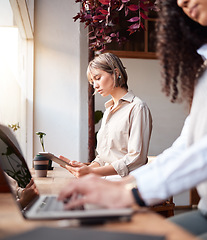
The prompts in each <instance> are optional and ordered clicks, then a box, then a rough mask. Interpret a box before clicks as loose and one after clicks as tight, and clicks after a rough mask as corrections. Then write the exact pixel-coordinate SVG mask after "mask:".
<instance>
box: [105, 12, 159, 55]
mask: <svg viewBox="0 0 207 240" xmlns="http://www.w3.org/2000/svg"><path fill="white" fill-rule="evenodd" d="M156 19H157V13H156V12H155V11H151V12H149V13H148V19H147V20H144V21H143V24H144V26H145V31H144V30H143V29H140V30H139V31H137V32H136V33H133V34H132V35H130V37H129V40H127V42H125V43H124V44H122V45H119V44H117V43H115V42H112V43H110V44H108V45H107V50H108V51H110V52H112V53H114V54H116V55H117V56H119V57H128V58H147V59H155V58H156V54H155V23H156ZM120 26H122V27H121V28H120V29H123V30H120V35H121V34H122V35H123V36H124V34H125V35H126V30H124V29H127V26H126V23H123V22H121V16H120Z"/></svg>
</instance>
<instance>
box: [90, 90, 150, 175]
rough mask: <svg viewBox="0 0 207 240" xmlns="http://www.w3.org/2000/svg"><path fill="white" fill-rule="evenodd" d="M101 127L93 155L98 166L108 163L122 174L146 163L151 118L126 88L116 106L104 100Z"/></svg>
mask: <svg viewBox="0 0 207 240" xmlns="http://www.w3.org/2000/svg"><path fill="white" fill-rule="evenodd" d="M105 107H106V111H105V113H104V116H103V119H102V124H101V128H100V130H99V132H98V134H97V149H96V150H97V157H96V158H95V160H94V161H95V162H98V163H99V164H100V166H104V165H106V164H111V165H112V166H113V167H114V169H115V170H116V172H117V174H119V175H120V176H122V177H124V176H126V175H128V174H129V172H131V171H132V170H134V169H136V168H138V167H140V166H142V165H143V164H145V163H147V154H148V147H149V141H150V136H151V131H152V118H151V114H150V110H149V108H148V106H147V105H146V103H144V102H143V101H142V100H141V99H139V98H138V97H136V96H134V94H133V93H132V92H131V91H130V92H128V93H127V94H126V95H125V96H123V97H122V98H121V99H120V100H119V102H118V104H117V106H114V102H113V100H112V99H111V100H109V101H108V102H106V103H105Z"/></svg>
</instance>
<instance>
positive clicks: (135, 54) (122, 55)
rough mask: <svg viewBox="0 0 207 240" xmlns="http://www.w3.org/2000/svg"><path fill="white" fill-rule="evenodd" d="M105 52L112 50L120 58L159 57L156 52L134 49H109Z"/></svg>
mask: <svg viewBox="0 0 207 240" xmlns="http://www.w3.org/2000/svg"><path fill="white" fill-rule="evenodd" d="M105 52H111V53H113V54H115V55H117V56H118V57H120V58H142V59H157V56H156V53H154V52H134V51H116V50H108V51H105Z"/></svg>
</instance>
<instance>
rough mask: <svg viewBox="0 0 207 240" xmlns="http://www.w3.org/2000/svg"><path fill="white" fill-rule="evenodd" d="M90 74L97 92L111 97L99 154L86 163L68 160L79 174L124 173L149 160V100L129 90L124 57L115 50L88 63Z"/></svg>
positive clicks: (106, 174) (99, 134)
mask: <svg viewBox="0 0 207 240" xmlns="http://www.w3.org/2000/svg"><path fill="white" fill-rule="evenodd" d="M87 77H88V80H89V82H90V83H91V84H92V85H93V87H94V90H95V93H99V94H101V96H103V97H106V96H109V95H111V97H112V98H111V99H110V100H109V101H108V102H106V103H105V108H106V111H105V113H104V116H103V119H102V124H101V128H100V130H99V132H98V135H97V149H96V150H97V156H96V158H95V159H94V161H93V162H92V163H91V164H90V165H88V166H86V165H85V164H84V163H80V162H77V161H70V160H69V159H67V158H65V157H63V156H60V158H61V159H63V160H65V161H68V162H69V163H70V164H71V165H72V166H73V167H71V166H66V168H67V169H68V171H70V172H71V173H72V174H73V175H75V176H76V177H80V176H83V175H86V174H89V173H95V174H97V175H100V176H108V175H117V174H118V175H120V176H121V177H124V176H126V175H128V174H129V172H131V171H132V170H134V169H136V168H138V167H140V166H142V165H143V164H146V163H147V154H148V147H149V141H150V136H151V130H152V118H151V114H150V110H149V108H148V106H147V105H146V103H144V102H143V101H142V100H141V99H139V98H138V97H136V96H135V95H134V94H133V92H131V91H128V85H127V78H128V77H127V73H126V70H125V67H124V66H123V64H122V62H121V60H120V59H119V58H118V57H117V56H116V55H114V54H112V53H103V54H100V55H99V56H97V57H95V58H94V59H93V60H92V61H91V62H90V63H89V65H88V69H87Z"/></svg>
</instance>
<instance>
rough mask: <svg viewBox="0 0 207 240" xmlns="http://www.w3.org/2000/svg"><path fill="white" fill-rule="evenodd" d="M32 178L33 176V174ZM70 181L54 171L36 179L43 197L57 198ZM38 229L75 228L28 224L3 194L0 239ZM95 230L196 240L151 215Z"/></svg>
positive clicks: (67, 223) (142, 214) (55, 223)
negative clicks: (43, 227) (43, 194)
mask: <svg viewBox="0 0 207 240" xmlns="http://www.w3.org/2000/svg"><path fill="white" fill-rule="evenodd" d="M32 175H34V173H33V171H32ZM71 177H72V176H71V175H70V174H69V173H68V172H67V170H65V169H62V168H55V169H54V170H53V171H48V176H47V177H46V178H35V177H34V179H35V183H36V184H37V186H38V189H39V191H40V193H48V194H54V193H55V194H56V193H58V192H59V191H60V189H61V188H63V187H64V186H65V184H66V183H67V182H68V181H69V180H70V178H71ZM39 226H49V227H60V228H61V227H68V228H69V227H70V226H73V221H71V220H60V221H54V220H53V221H31V220H25V219H24V218H23V217H22V215H21V213H20V211H19V209H18V208H17V206H16V204H15V203H14V200H13V198H12V196H11V194H10V193H1V194H0V238H3V237H7V236H10V235H13V234H17V233H21V232H24V231H27V230H30V229H33V228H35V227H39ZM93 228H96V229H97V228H98V229H101V230H107V231H120V232H131V233H142V234H145V233H146V234H153V235H165V236H166V239H167V240H176V239H177V240H178V239H179V240H180V239H182V240H183V239H184V240H192V239H196V238H195V237H194V236H192V235H190V234H189V233H187V232H185V231H184V230H182V229H181V228H179V227H177V226H175V225H174V224H173V223H170V222H168V221H167V220H166V219H165V218H163V217H161V216H159V215H158V214H156V213H154V212H149V211H146V212H140V213H136V214H135V215H134V216H133V217H132V220H131V221H130V222H114V223H107V224H104V225H98V226H93Z"/></svg>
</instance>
